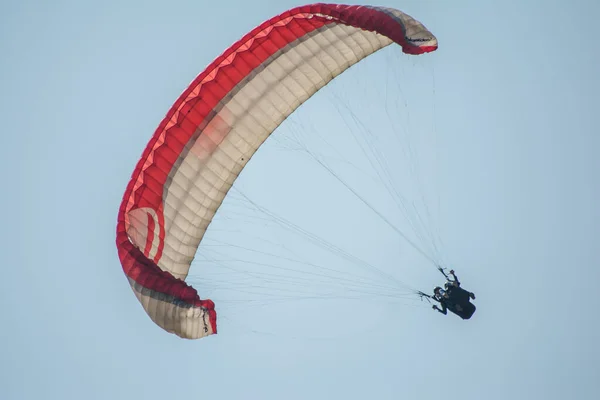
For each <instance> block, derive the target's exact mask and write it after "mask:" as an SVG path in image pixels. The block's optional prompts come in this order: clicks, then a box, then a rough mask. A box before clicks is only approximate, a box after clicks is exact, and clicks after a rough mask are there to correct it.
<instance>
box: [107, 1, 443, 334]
mask: <svg viewBox="0 0 600 400" xmlns="http://www.w3.org/2000/svg"><path fill="white" fill-rule="evenodd" d="M392 43H396V44H398V45H400V46H401V47H402V50H403V52H404V53H406V54H411V55H417V54H423V53H427V52H431V51H434V50H436V49H437V39H436V38H435V36H434V35H433V34H432V33H431V32H429V31H428V30H427V29H426V28H425V27H424V26H423V25H422V24H421V23H420V22H418V21H416V20H415V19H413V18H412V17H410V16H408V15H406V14H405V13H403V12H401V11H399V10H396V9H392V8H384V7H371V6H350V5H334V4H311V5H306V6H301V7H297V8H293V9H291V10H288V11H285V12H283V13H282V14H280V15H277V16H275V17H273V18H271V19H269V20H268V21H265V22H264V23H262V24H261V25H259V26H258V27H256V28H255V29H253V30H252V31H251V32H249V33H248V34H246V35H245V36H244V37H243V38H242V39H240V40H239V41H238V42H236V43H235V44H234V45H232V46H231V47H229V48H228V49H227V50H225V52H224V53H223V54H222V55H220V56H219V57H217V59H215V60H214V61H213V62H212V63H211V64H210V65H209V66H208V67H207V68H206V69H205V70H204V71H203V72H202V73H200V75H198V76H197V77H196V79H194V81H193V82H192V83H191V84H190V86H189V87H188V88H187V89H186V90H185V91H184V92H183V94H182V95H181V96H180V97H179V99H177V101H176V102H175V103H174V105H173V106H172V107H171V109H170V110H169V112H168V113H167V115H166V117H165V118H164V119H163V121H162V122H161V123H160V125H159V126H158V128H157V129H156V131H155V133H154V135H153V136H152V138H151V140H150V142H149V143H148V145H147V147H146V149H145V150H144V152H143V154H142V157H141V159H140V160H139V162H138V164H137V166H136V167H135V170H134V172H133V174H132V177H131V180H130V182H129V184H128V185H127V189H126V191H125V194H124V197H123V201H122V203H121V207H120V209H119V214H118V224H117V238H116V243H117V248H118V253H119V258H120V260H121V263H122V266H123V270H124V272H125V274H126V276H127V278H128V280H129V283H130V285H131V287H132V289H133V291H134V293H135V295H136V297H137V298H138V300H139V301H140V302H141V304H142V306H143V307H144V309H145V310H146V312H147V313H148V315H149V316H150V318H152V320H153V321H154V322H155V323H156V324H158V325H159V326H160V327H162V328H163V329H165V330H166V331H168V332H172V333H174V334H176V335H178V336H180V337H183V338H191V339H195V338H201V337H204V336H207V335H211V334H214V333H216V332H217V315H216V311H215V305H214V303H213V302H212V301H211V300H201V299H200V297H199V296H198V293H197V292H196V290H195V289H194V288H192V287H191V286H189V285H188V284H187V283H186V282H185V281H184V280H185V279H186V277H187V275H188V271H189V268H190V264H191V262H192V260H193V258H194V255H195V253H196V251H197V248H198V246H199V244H200V242H201V240H202V238H203V236H204V233H205V232H206V229H207V227H208V225H209V224H210V223H211V220H212V218H213V216H214V215H215V213H216V211H217V210H218V208H219V206H220V205H221V203H222V201H223V199H224V198H225V196H226V195H227V193H228V191H229V189H230V188H231V187H232V185H233V183H234V182H235V180H236V178H237V177H238V175H239V173H240V172H241V171H242V169H243V168H244V167H245V166H246V164H247V163H248V161H249V160H250V158H251V157H252V156H253V154H254V153H255V152H256V151H257V149H258V148H259V147H260V146H261V144H262V143H263V142H264V141H265V140H266V139H267V138H268V137H269V135H270V134H271V133H272V132H273V131H274V130H275V129H276V128H277V127H278V126H279V125H280V124H281V123H282V121H283V120H284V119H285V118H287V117H288V116H289V115H290V114H291V113H292V112H294V110H296V109H297V108H298V107H299V106H300V105H301V104H302V103H303V102H304V101H306V100H308V99H309V98H310V97H311V96H312V95H313V94H315V93H316V92H317V91H318V90H319V89H321V88H322V87H324V86H325V85H327V83H328V82H330V81H331V80H332V79H334V78H335V77H336V76H338V75H339V74H341V73H342V72H343V71H345V70H346V69H348V68H349V67H350V66H352V65H354V64H355V63H357V62H359V61H360V60H362V59H364V58H365V57H367V56H369V55H370V54H372V53H374V52H376V51H378V50H379V49H381V48H383V47H385V46H387V45H389V44H392Z"/></svg>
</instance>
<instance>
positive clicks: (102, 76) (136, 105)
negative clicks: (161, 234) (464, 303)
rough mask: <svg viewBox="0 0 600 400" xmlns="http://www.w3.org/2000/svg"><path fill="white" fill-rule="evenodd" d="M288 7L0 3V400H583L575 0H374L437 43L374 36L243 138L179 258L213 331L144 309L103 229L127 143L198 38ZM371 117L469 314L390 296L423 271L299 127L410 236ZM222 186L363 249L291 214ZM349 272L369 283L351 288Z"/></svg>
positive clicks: (585, 280)
mask: <svg viewBox="0 0 600 400" xmlns="http://www.w3.org/2000/svg"><path fill="white" fill-rule="evenodd" d="M349 3H354V2H349ZM299 4H302V3H298V2H292V1H287V0H279V1H254V2H229V1H222V2H199V1H177V0H173V1H170V2H159V1H133V0H132V1H126V2H117V1H111V0H107V1H104V2H86V1H74V0H72V1H60V0H57V1H53V2H41V1H38V2H35V1H26V0H24V1H20V2H10V3H9V2H4V3H3V4H2V12H0V32H1V35H0V52H1V54H2V62H1V63H0V69H1V74H0V76H2V79H0V90H1V92H2V94H3V95H2V96H1V97H0V102H1V107H0V110H1V111H0V112H1V113H2V120H3V121H4V128H3V130H2V139H3V143H4V146H2V149H1V150H0V151H1V152H2V156H1V157H0V163H1V166H2V167H1V169H0V171H2V174H3V176H4V182H5V186H4V191H3V193H4V196H2V200H1V201H2V205H3V209H4V210H5V217H4V220H3V221H4V222H3V223H2V224H1V225H0V234H1V235H2V237H1V243H3V246H2V248H3V250H4V251H3V252H2V253H3V265H4V266H5V272H4V275H3V276H4V279H3V283H4V284H3V285H2V286H3V287H2V291H1V292H0V293H1V294H0V299H1V300H2V304H4V305H5V310H6V311H5V314H4V317H3V318H2V320H3V323H2V328H3V329H2V331H1V332H2V333H1V337H2V340H1V341H0V343H1V344H0V358H1V359H2V360H3V362H2V363H1V367H0V368H1V371H0V397H2V398H3V399H8V400H13V399H14V400H20V399H61V400H62V399H81V398H86V399H125V398H132V397H139V398H144V399H164V398H184V397H185V398H206V397H210V398H215V399H278V400H279V399H286V400H287V399H290V400H291V399H307V398H311V399H334V398H335V399H337V398H340V399H363V398H377V399H397V398H419V399H433V398H436V397H438V396H442V395H443V396H444V397H445V398H448V399H454V398H461V399H463V400H464V399H531V398H545V399H566V398H573V399H593V398H596V393H597V392H598V390H599V389H600V384H599V383H598V373H597V365H596V364H597V360H598V359H600V346H598V344H597V338H598V332H599V329H600V326H599V319H600V318H599V316H598V315H599V313H598V311H597V309H596V307H597V306H598V304H599V302H598V300H597V297H596V295H595V293H594V290H595V288H596V285H595V284H596V283H597V282H599V281H600V273H599V272H598V268H597V267H598V265H599V264H600V258H599V257H598V252H597V249H598V248H599V246H598V245H599V243H598V237H600V231H599V228H598V225H599V224H598V223H599V222H600V211H599V210H600V209H599V208H598V205H597V199H598V195H599V185H598V181H597V179H596V175H597V171H599V170H600V165H599V162H598V158H597V155H596V152H597V149H598V148H600V139H599V138H598V136H597V135H596V131H597V129H596V128H595V127H596V123H595V122H596V120H595V118H596V113H597V110H598V109H599V105H600V104H599V100H598V92H599V90H600V79H598V78H597V72H598V67H599V65H600V60H599V56H598V52H597V51H595V47H596V46H595V38H596V36H597V35H598V33H599V32H598V29H599V28H598V27H597V26H598V25H597V24H596V19H595V16H597V15H598V12H599V11H600V10H599V9H598V4H596V2H592V1H583V0H581V1H572V2H557V1H551V0H545V1H541V0H539V1H534V0H531V1H527V2H518V1H509V2H507V1H503V2H489V1H470V0H469V1H467V0H465V1H463V2H458V3H457V2H447V1H441V0H440V1H433V0H432V1H410V0H406V1H402V2H400V1H387V2H381V3H378V5H386V6H391V7H396V8H398V9H401V10H403V11H405V12H407V13H408V14H410V15H412V16H414V17H415V18H417V19H418V20H420V21H422V22H423V23H424V24H425V25H426V26H427V27H428V28H429V29H430V30H431V31H432V32H434V33H435V34H436V36H437V37H438V39H439V43H440V48H439V50H438V51H436V52H435V53H433V54H428V55H426V56H423V57H417V58H415V57H412V58H411V57H408V56H406V55H403V54H401V53H400V52H399V51H398V49H397V48H395V49H392V48H389V49H385V50H383V51H381V52H380V53H378V54H376V55H374V56H372V57H371V58H370V59H367V60H365V61H364V62H363V63H361V64H359V65H357V66H356V67H355V68H352V69H351V70H349V71H347V72H346V74H344V75H343V76H341V77H340V78H338V79H336V81H334V82H332V84H331V85H330V86H329V87H327V88H325V89H324V90H323V91H322V92H320V93H318V94H317V95H316V96H315V97H314V98H313V99H311V101H309V102H307V103H306V104H305V105H303V106H302V107H301V108H300V109H299V110H298V112H297V113H296V114H295V115H294V116H293V117H292V118H290V119H289V120H288V121H286V122H285V123H284V124H283V125H282V126H281V127H280V129H279V130H278V131H277V132H276V133H275V134H274V136H273V137H272V138H271V139H272V140H271V139H270V140H269V141H268V142H267V143H265V145H264V147H263V148H261V150H260V151H259V152H258V153H257V154H256V156H255V157H254V158H253V159H252V161H251V163H249V165H248V167H247V168H246V170H245V171H244V173H243V174H242V175H241V176H240V178H239V180H238V182H237V184H236V190H235V191H234V192H232V196H231V197H230V199H228V201H226V204H224V206H223V208H222V209H221V210H220V213H219V214H218V215H217V217H216V218H215V221H214V223H213V225H212V226H211V229H212V230H211V231H209V234H208V235H207V237H206V241H205V243H203V245H201V248H200V251H199V254H198V257H197V260H195V261H194V264H193V267H192V272H191V274H190V277H189V278H190V281H191V282H193V283H194V285H195V287H197V288H198V290H199V292H200V295H201V296H202V297H207V296H208V297H210V298H211V299H213V300H214V301H215V302H216V303H217V311H218V312H219V329H220V332H219V334H218V335H215V336H212V337H209V338H206V339H202V340H198V341H187V340H182V339H179V338H178V337H176V336H174V335H170V334H167V333H165V332H164V331H162V330H160V329H159V328H158V327H157V326H156V325H154V324H153V323H152V322H151V321H150V319H149V318H148V317H147V316H146V314H145V313H144V311H143V309H142V307H141V306H140V304H139V303H138V302H137V300H136V299H135V297H134V295H133V293H132V291H131V289H130V287H129V285H128V283H127V280H126V279H125V276H124V274H123V272H122V270H121V266H120V263H119V260H118V257H117V254H116V248H115V241H114V239H115V224H116V218H117V210H118V207H119V204H120V200H121V197H122V195H123V192H124V189H125V186H126V184H127V181H128V179H129V177H130V174H131V172H132V170H133V168H134V166H135V163H136V162H137V160H138V158H139V156H140V155H141V152H142V150H143V148H144V146H145V145H146V143H147V141H148V140H149V138H150V136H151V135H152V133H153V131H154V129H155V128H156V126H157V125H158V123H159V122H160V120H161V119H162V117H163V116H164V114H165V113H166V112H167V110H168V108H169V107H170V105H171V104H172V103H173V102H174V101H175V99H176V98H177V96H178V95H179V94H180V93H181V92H182V91H183V90H184V89H185V87H186V86H187V84H189V82H191V81H192V79H193V78H194V77H195V76H196V75H197V74H198V73H199V72H201V71H202V69H203V68H204V67H205V66H206V65H207V64H208V63H209V62H210V61H212V59H214V58H215V57H216V56H218V55H219V54H220V53H221V52H222V51H223V50H224V49H225V48H226V47H228V46H229V45H230V44H232V43H233V42H234V41H235V40H237V39H238V38H239V37H241V36H242V35H243V34H244V33H246V32H247V31H248V30H250V29H252V28H253V27H254V26H256V25H258V24H259V23H260V22H262V21H263V20H265V19H267V18H269V17H271V16H273V15H275V14H277V13H279V12H281V11H283V10H285V9H288V8H290V7H293V6H295V5H299ZM386 88H387V89H386ZM384 93H385V95H384ZM346 107H347V108H346ZM338 110H341V112H339V113H338ZM386 110H387V112H385V111H386ZM353 116H354V117H356V118H357V120H359V121H361V123H363V124H364V125H356V124H355V122H353V121H355V120H354V119H352V118H351V117H353ZM365 132H370V133H372V134H373V135H375V137H376V138H377V142H376V143H375V144H373V145H372V147H370V148H377V149H379V151H382V152H383V153H384V154H385V157H386V160H388V161H389V166H390V169H389V171H390V172H391V173H392V176H393V180H392V181H391V182H393V183H394V187H395V188H397V189H398V190H400V192H402V194H403V195H405V196H406V198H407V199H408V200H407V201H409V202H410V203H411V204H412V203H414V204H415V206H416V207H420V208H419V210H421V211H420V212H421V213H426V212H429V214H430V216H431V218H430V220H428V222H427V223H426V224H424V227H425V229H426V231H427V232H429V233H433V234H435V235H437V236H439V238H441V243H442V244H441V246H440V254H441V255H442V256H443V259H444V260H445V261H446V262H447V263H449V264H447V265H449V266H453V267H454V268H455V269H456V271H457V273H458V274H459V277H460V278H461V280H462V282H463V284H464V286H465V287H468V288H469V289H470V290H472V291H474V292H475V293H476V294H477V300H476V301H475V303H476V305H477V307H478V310H477V313H476V314H475V315H474V317H473V318H472V319H471V320H470V321H462V320H460V319H458V318H457V317H455V316H453V315H448V316H445V317H444V316H441V315H439V314H438V313H435V312H433V311H432V310H431V309H430V306H429V305H428V304H427V303H422V302H420V301H418V300H414V299H412V300H411V299H410V298H405V297H401V290H402V289H403V287H400V285H399V283H398V280H400V281H402V282H404V283H406V284H407V285H409V286H411V287H415V288H418V289H422V290H431V288H432V287H433V286H434V285H435V284H438V283H442V282H443V281H441V280H440V279H439V278H440V277H441V276H439V275H438V274H437V273H436V271H435V269H434V268H433V267H432V266H431V264H430V263H428V262H427V260H425V259H423V257H421V256H420V255H419V254H418V252H416V251H415V250H414V249H413V248H412V247H411V246H410V245H408V244H407V242H406V241H405V240H403V239H402V238H401V237H400V236H399V235H398V234H397V233H396V232H395V231H394V230H393V229H390V227H389V226H388V225H387V224H386V223H384V222H383V221H382V220H381V219H380V218H379V217H378V216H377V215H376V214H374V213H373V212H371V211H370V209H369V208H368V207H365V205H364V204H363V203H362V202H361V201H360V200H359V199H358V198H357V197H356V196H354V195H352V194H351V193H350V192H349V191H348V190H347V189H346V188H345V187H344V185H343V184H341V182H340V181H339V180H338V179H335V178H334V177H332V176H331V175H330V174H328V172H327V171H326V170H325V169H323V168H322V167H320V166H319V165H318V163H315V162H314V159H311V158H310V157H307V154H306V153H303V152H302V151H301V150H299V149H298V147H294V146H295V145H297V144H298V143H300V144H301V145H303V146H308V147H309V148H310V149H311V150H312V151H314V154H317V155H319V156H321V157H324V159H326V160H328V163H329V164H327V165H330V166H332V167H334V168H335V171H337V173H338V174H339V175H338V176H339V177H340V178H341V179H345V180H347V181H348V182H350V183H351V185H352V186H353V187H354V188H355V189H356V190H357V191H358V192H359V193H360V194H361V195H363V196H365V198H366V199H367V200H368V202H369V204H371V205H373V206H374V207H375V208H376V209H378V210H380V211H381V212H382V213H383V214H384V215H385V216H386V218H389V220H390V221H392V223H393V224H394V226H396V227H399V228H400V229H401V230H402V232H407V234H408V235H409V236H410V235H411V233H410V232H411V230H410V226H409V224H408V223H407V221H405V220H403V219H402V218H401V214H399V212H398V209H397V208H395V206H394V204H393V203H392V202H390V200H389V198H387V197H386V194H387V192H385V191H381V190H380V189H378V187H377V186H374V185H373V184H372V182H371V181H369V180H368V178H366V176H367V175H365V174H370V175H371V176H374V170H373V169H370V164H369V159H368V158H364V157H362V156H361V150H360V147H357V146H356V145H355V144H356V143H354V142H352V140H353V139H352V137H353V136H352V135H353V134H359V136H360V133H363V134H364V133H365ZM394 135H399V136H396V138H400V139H401V142H402V143H404V144H405V147H402V146H400V145H399V142H394V140H395V139H394ZM323 138H326V139H327V141H328V142H329V143H332V144H335V145H336V148H337V151H339V152H340V153H341V154H342V156H343V158H344V160H345V161H339V160H336V159H334V157H337V155H339V154H338V153H336V152H335V151H336V150H333V149H332V148H330V147H327V146H325V145H323V142H322V139H323ZM294 139H299V142H293V141H291V140H294ZM353 143H354V144H353ZM394 143H395V145H393V144H394ZM408 144H410V146H411V147H410V150H408V149H409V147H408ZM290 146H291V147H290ZM411 154H412V156H413V158H410V157H409V156H410V155H411ZM371 160H372V159H371ZM411 167H413V168H415V169H414V170H411V169H410V168H411ZM240 193H242V194H243V195H244V196H248V198H249V199H251V201H252V202H255V204H257V205H260V206H261V207H265V208H266V209H267V210H269V211H270V212H275V213H277V214H278V215H281V216H283V217H284V218H285V220H286V221H289V222H292V223H294V224H297V225H299V226H301V227H302V228H303V229H305V230H310V232H311V233H313V234H316V235H318V236H319V238H321V239H323V240H324V241H325V242H326V243H328V244H335V245H336V246H338V247H340V248H341V249H344V251H345V252H348V253H350V254H352V255H353V256H355V257H359V258H360V259H361V260H365V261H367V262H368V267H366V268H365V267H364V265H363V267H359V266H358V265H357V264H356V263H352V262H350V261H349V260H348V259H345V258H343V257H340V255H341V252H340V251H337V250H336V251H328V250H323V249H322V248H320V247H318V246H315V245H313V244H312V243H311V242H310V241H309V240H308V238H307V236H306V235H300V236H298V235H296V234H295V233H294V232H292V231H290V230H289V229H288V230H286V229H283V228H282V227H281V226H280V225H277V224H275V223H274V219H273V218H272V217H268V216H266V215H265V214H264V213H261V212H257V211H256V210H255V209H253V206H252V203H250V201H249V200H244V198H243V197H242V195H240ZM421 194H422V195H423V196H422V197H421ZM414 215H416V214H414V213H413V216H414ZM420 215H421V214H420ZM422 215H424V214H422ZM258 218H261V219H258ZM257 221H261V222H260V223H258V222H257ZM410 237H413V236H410ZM413 238H414V240H415V241H416V242H417V243H419V244H421V245H423V246H425V245H426V244H427V243H430V241H429V242H428V241H427V239H425V240H419V238H417V237H416V236H415V237H413ZM248 249H250V250H248ZM312 264H318V265H320V266H326V267H327V268H330V269H331V270H337V271H342V272H343V274H344V275H342V274H340V273H337V272H336V273H334V272H331V271H330V272H328V273H327V274H329V275H327V274H326V275H327V276H321V277H319V278H318V279H317V278H316V275H313V278H314V280H313V281H311V278H310V277H309V276H308V275H306V271H312V272H316V271H323V270H322V269H318V268H317V267H314V265H312ZM390 275H391V277H389V276H390ZM367 280H368V282H369V283H370V284H373V283H374V282H376V284H377V285H380V286H372V285H371V286H368V287H369V288H370V289H369V290H366V289H365V288H367V286H366V283H365V282H366V281H367ZM340 282H345V283H341V284H340ZM346 283H347V284H346ZM383 285H385V286H393V287H395V288H397V289H398V291H397V292H392V293H394V295H393V296H389V293H390V292H388V291H387V290H388V289H385V290H384V289H383V288H382V286H383ZM349 287H352V288H354V289H356V288H361V289H364V290H362V291H356V290H355V291H349ZM373 288H375V289H373ZM377 288H378V289H377ZM367 292H368V293H367ZM349 293H351V296H349V295H348V294H349ZM403 293H405V291H404V292H403Z"/></svg>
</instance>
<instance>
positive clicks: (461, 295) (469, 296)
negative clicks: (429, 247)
mask: <svg viewBox="0 0 600 400" xmlns="http://www.w3.org/2000/svg"><path fill="white" fill-rule="evenodd" d="M440 271H441V272H442V273H444V272H443V270H442V269H440ZM450 275H452V277H453V278H454V279H452V280H451V279H450V278H449V277H448V276H447V275H446V274H444V276H446V278H447V281H446V283H445V284H444V289H442V288H441V287H439V286H436V287H435V288H434V289H433V296H431V299H433V300H436V301H438V302H439V303H440V305H441V306H442V308H441V309H440V308H439V307H438V306H437V305H435V304H434V305H433V307H432V308H433V309H434V310H436V311H439V312H440V313H442V314H444V315H446V314H447V311H446V310H450V311H451V312H452V313H454V314H456V315H458V316H459V317H461V318H462V319H469V318H471V316H473V314H474V313H475V309H476V307H475V305H474V304H473V303H471V300H475V294H474V293H472V292H469V291H466V290H465V289H463V288H462V287H461V286H460V281H459V280H458V277H457V276H456V275H455V274H454V270H450Z"/></svg>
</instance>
